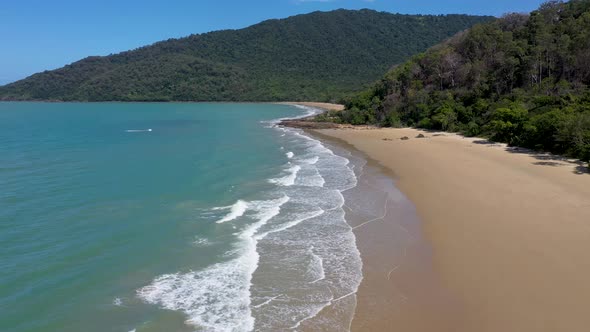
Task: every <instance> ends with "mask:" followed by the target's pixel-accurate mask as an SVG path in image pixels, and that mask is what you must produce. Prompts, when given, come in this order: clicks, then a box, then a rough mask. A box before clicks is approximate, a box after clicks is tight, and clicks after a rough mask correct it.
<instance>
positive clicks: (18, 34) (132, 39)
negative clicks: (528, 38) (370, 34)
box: [0, 0, 544, 85]
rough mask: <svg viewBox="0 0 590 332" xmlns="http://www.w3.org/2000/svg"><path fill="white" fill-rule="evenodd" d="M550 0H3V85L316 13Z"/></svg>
mask: <svg viewBox="0 0 590 332" xmlns="http://www.w3.org/2000/svg"><path fill="white" fill-rule="evenodd" d="M542 2H544V1H543V0H487V1H480V0H239V1H238V0H178V1H175V0H168V1H159V0H158V1H156V0H153V1H151V0H118V1H115V0H77V1H74V0H52V1H50V0H2V3H1V4H0V31H1V33H0V85H2V84H6V83H9V82H12V81H15V80H18V79H21V78H24V77H26V76H29V75H31V74H33V73H35V72H39V71H43V70H50V69H55V68H59V67H61V66H63V65H66V64H68V63H71V62H74V61H76V60H79V59H81V58H84V57H86V56H89V55H107V54H110V53H117V52H121V51H124V50H128V49H133V48H136V47H139V46H142V45H146V44H151V43H153V42H156V41H159V40H163V39H168V38H175V37H183V36H187V35H190V34H191V33H203V32H207V31H212V30H219V29H237V28H243V27H246V26H249V25H252V24H255V23H257V22H260V21H262V20H265V19H269V18H283V17H288V16H291V15H296V14H302V13H308V12H311V11H315V10H323V11H326V10H332V9H338V8H349V9H360V8H371V9H375V10H380V11H387V12H394V13H404V14H447V13H466V14H485V15H495V16H499V15H501V14H503V13H506V12H515V11H516V12H528V11H531V10H533V9H535V8H537V7H538V6H539V4H540V3H542Z"/></svg>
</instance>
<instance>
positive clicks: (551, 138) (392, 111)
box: [339, 0, 590, 160]
mask: <svg viewBox="0 0 590 332" xmlns="http://www.w3.org/2000/svg"><path fill="white" fill-rule="evenodd" d="M589 87H590V0H571V1H568V2H562V1H549V2H547V3H544V4H543V5H541V6H540V7H539V9H538V10H536V11H533V12H532V13H530V15H524V14H511V15H506V16H505V17H503V18H501V19H498V20H496V21H493V22H489V23H486V24H481V25H476V26H475V27H473V28H472V29H470V30H469V31H467V32H465V33H461V34H458V35H457V36H455V37H454V38H451V39H449V40H447V41H446V42H444V43H442V44H440V45H437V46H435V47H432V48H431V49H429V50H428V51H427V52H425V53H422V54H419V55H416V56H414V57H413V58H412V59H411V60H409V61H407V62H406V63H403V64H401V65H399V66H397V67H396V68H394V69H393V70H391V71H389V72H388V73H387V74H386V75H385V77H383V79H382V80H381V81H379V82H378V83H377V84H376V85H375V86H373V87H372V88H370V89H369V90H367V91H365V92H362V93H360V94H358V95H357V96H355V97H354V98H352V99H351V100H350V101H349V102H348V105H347V107H348V111H345V112H343V113H340V114H339V116H340V117H341V120H342V121H344V122H350V123H354V124H365V123H372V124H378V125H384V126H399V125H404V126H405V125H410V126H418V127H422V128H429V129H437V130H441V129H442V130H448V131H459V132H462V133H464V134H467V135H473V136H475V135H478V136H486V137H490V138H492V139H493V140H496V141H501V142H506V143H509V144H512V145H518V146H524V147H528V148H533V149H539V150H544V151H552V152H556V153H559V154H567V155H570V156H574V157H578V158H581V159H584V160H590V88H589Z"/></svg>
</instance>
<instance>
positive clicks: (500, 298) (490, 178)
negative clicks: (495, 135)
mask: <svg viewBox="0 0 590 332" xmlns="http://www.w3.org/2000/svg"><path fill="white" fill-rule="evenodd" d="M317 133H319V134H320V135H327V136H329V137H332V138H336V139H340V140H342V141H344V142H346V143H348V144H351V145H352V146H354V148H356V149H359V150H360V151H362V152H363V153H366V154H367V156H368V157H370V158H372V159H374V160H375V161H376V162H378V163H379V164H380V165H382V166H383V167H385V168H386V169H387V170H389V172H390V173H389V174H387V172H388V171H387V170H385V171H383V173H382V174H383V176H381V175H379V174H376V175H375V174H373V175H372V176H370V177H369V178H370V179H372V180H371V181H373V182H374V181H375V179H381V180H377V181H378V182H381V184H380V185H379V186H377V188H380V189H379V190H383V188H394V189H393V191H391V192H389V193H388V195H387V197H390V198H389V199H388V203H387V204H385V202H384V201H383V200H382V199H381V200H380V199H379V198H377V197H384V196H380V195H377V197H372V196H370V195H369V196H367V200H370V201H374V202H375V204H378V203H382V204H383V208H382V211H383V212H384V213H383V214H381V215H375V216H373V218H371V219H374V220H373V221H371V222H369V223H366V221H370V220H371V219H367V217H369V216H365V215H362V209H360V210H359V209H354V208H353V209H351V212H349V211H347V220H348V221H349V222H350V223H351V224H352V225H353V227H355V226H359V225H361V224H362V225H361V226H360V227H357V228H356V229H355V234H356V235H357V242H358V246H359V250H360V251H361V255H362V258H363V268H364V270H363V274H364V280H363V283H362V284H361V287H360V289H359V292H358V299H357V303H358V305H357V309H356V313H355V318H354V320H353V322H352V330H353V331H398V330H399V331H410V332H411V331H588V329H589V328H590V315H589V314H588V312H589V311H588V310H589V309H588V308H590V282H589V281H588V280H590V259H589V258H588V255H589V253H590V175H589V174H586V173H585V167H583V166H582V165H580V164H577V163H573V162H570V161H568V160H562V159H560V158H557V157H554V156H550V155H542V154H533V153H529V152H528V151H524V150H515V149H510V148H507V147H506V146H504V145H501V144H488V143H487V142H485V141H481V140H477V139H465V138H462V137H460V136H457V135H452V134H445V136H442V135H441V136H439V135H435V134H433V133H425V132H420V131H417V130H414V129H374V130H355V129H333V130H332V129H329V130H320V131H317V132H316V134H317ZM420 133H422V134H424V135H425V136H427V138H421V139H418V138H415V137H416V136H417V135H418V134H420ZM404 136H407V137H408V138H409V140H400V138H401V137H404ZM375 167H376V168H375V169H378V166H375ZM392 178H393V179H395V186H396V187H398V188H400V190H401V192H403V194H405V196H407V197H408V198H409V200H410V201H411V203H409V202H407V201H405V200H406V198H405V196H404V195H401V194H399V193H396V192H395V187H393V186H387V185H385V186H384V184H386V182H387V181H388V180H387V179H392ZM363 186H364V187H363ZM363 188H364V189H363ZM359 190H361V191H364V192H365V193H371V192H376V190H375V186H374V185H368V184H367V185H360V186H359ZM379 190H377V191H379ZM387 190H390V189H387ZM371 197H372V198H371ZM357 200H358V197H357ZM347 201H350V202H354V201H355V200H354V199H350V200H347ZM412 203H413V204H415V206H416V212H417V215H418V216H419V220H418V219H417V218H416V220H414V219H413V218H414V217H412V216H413V215H415V213H414V212H412V209H413V205H412ZM385 206H388V208H387V211H386V212H387V213H385ZM359 211H361V212H359ZM374 214H375V213H374ZM363 223H364V224H363ZM404 229H405V230H404ZM404 234H405V235H404Z"/></svg>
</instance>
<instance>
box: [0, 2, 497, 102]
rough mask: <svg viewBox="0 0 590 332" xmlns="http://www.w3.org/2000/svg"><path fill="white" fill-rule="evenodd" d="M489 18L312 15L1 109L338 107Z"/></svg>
mask: <svg viewBox="0 0 590 332" xmlns="http://www.w3.org/2000/svg"><path fill="white" fill-rule="evenodd" d="M491 19H492V18H491V17H482V16H468V15H445V16H421V15H418V16H411V15H399V14H390V13H385V12H376V11H372V10H360V11H351V10H336V11H332V12H314V13H311V14H306V15H298V16H294V17H290V18H286V19H281V20H269V21H264V22H262V23H260V24H256V25H253V26H251V27H248V28H245V29H241V30H224V31H216V32H211V33H206V34H200V35H191V36H189V37H186V38H180V39H170V40H167V41H163V42H158V43H156V44H153V45H150V46H146V47H142V48H139V49H136V50H132V51H128V52H123V53H120V54H116V55H111V56H104V57H99V56H94V57H88V58H85V59H83V60H80V61H78V62H75V63H72V64H71V65H68V66H65V67H63V68H60V69H57V70H52V71H45V72H42V73H38V74H35V75H32V76H30V77H28V78H26V79H24V80H21V81H18V82H15V83H12V84H8V85H5V86H3V87H0V99H3V100H63V101H69V100H80V101H109V100H118V101H174V100H176V101H277V100H317V101H328V100H334V99H336V98H339V97H341V96H343V95H344V94H346V93H349V92H352V91H359V90H360V88H361V87H362V86H363V85H364V84H365V86H366V84H368V83H372V82H374V81H375V80H377V79H378V78H379V77H380V76H381V75H382V74H383V72H385V71H386V70H387V69H389V68H391V65H392V64H395V63H400V62H402V61H404V60H406V59H408V58H409V57H410V56H411V55H414V54H416V53H418V52H422V51H424V50H426V49H427V48H428V47H430V46H432V45H435V44H436V43H438V42H441V41H442V40H444V39H445V38H448V37H450V36H452V35H454V34H455V33H457V32H458V31H461V30H464V29H467V28H469V27H471V26H473V25H474V24H476V23H479V22H482V21H489V20H491Z"/></svg>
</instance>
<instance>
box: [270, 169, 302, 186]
mask: <svg viewBox="0 0 590 332" xmlns="http://www.w3.org/2000/svg"><path fill="white" fill-rule="evenodd" d="M300 170H301V166H299V165H294V166H291V167H289V168H288V169H287V172H288V173H289V174H288V175H285V176H283V177H280V178H275V179H269V180H268V182H270V183H274V184H278V185H280V186H286V187H288V186H292V185H294V184H295V179H297V173H298V172H299V171H300Z"/></svg>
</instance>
